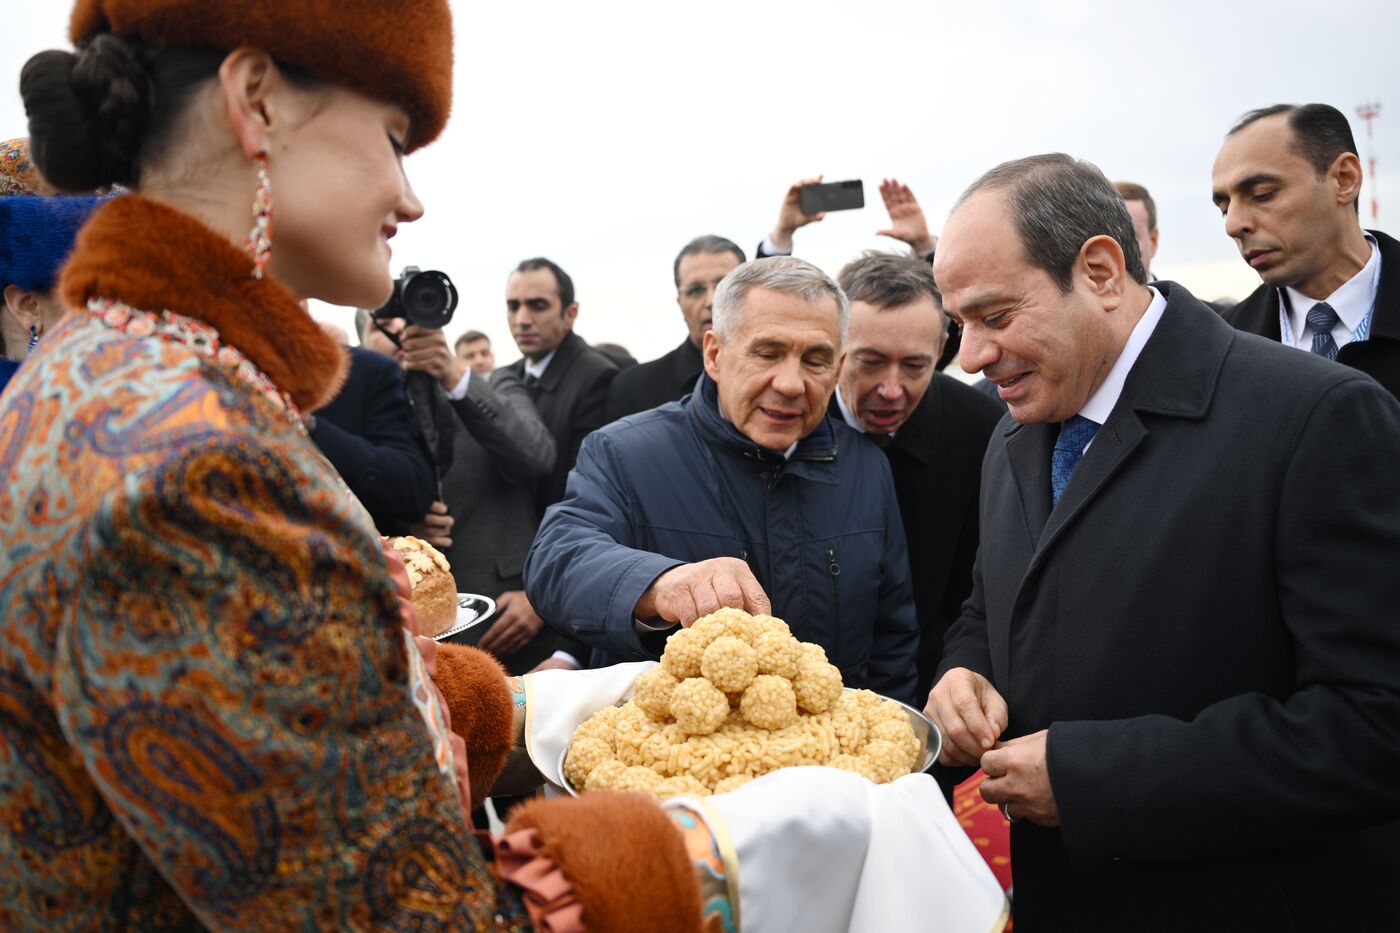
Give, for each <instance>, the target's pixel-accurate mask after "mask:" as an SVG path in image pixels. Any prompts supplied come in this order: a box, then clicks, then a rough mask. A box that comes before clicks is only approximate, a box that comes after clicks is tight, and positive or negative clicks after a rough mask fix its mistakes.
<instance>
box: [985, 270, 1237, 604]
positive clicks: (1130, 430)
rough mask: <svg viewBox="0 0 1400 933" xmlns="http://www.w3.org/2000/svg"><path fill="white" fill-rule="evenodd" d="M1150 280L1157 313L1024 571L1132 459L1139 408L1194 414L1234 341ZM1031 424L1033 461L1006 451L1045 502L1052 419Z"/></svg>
mask: <svg viewBox="0 0 1400 933" xmlns="http://www.w3.org/2000/svg"><path fill="white" fill-rule="evenodd" d="M1156 287H1157V288H1158V289H1159V290H1160V291H1161V292H1162V294H1163V295H1165V296H1166V298H1167V307H1166V310H1165V312H1164V313H1163V314H1162V319H1161V321H1159V322H1158V324H1157V329H1156V330H1155V331H1154V332H1153V334H1152V336H1151V337H1150V338H1148V341H1147V344H1146V346H1144V347H1143V349H1142V354H1141V355H1140V356H1139V357H1138V358H1137V362H1136V363H1135V364H1134V365H1133V368H1132V370H1131V371H1130V372H1129V373H1128V378H1127V380H1126V381H1125V382H1124V384H1123V394H1122V395H1121V396H1119V398H1118V404H1116V405H1115V406H1114V407H1113V412H1112V414H1110V415H1109V417H1108V421H1107V422H1106V423H1105V424H1104V426H1103V427H1102V428H1100V429H1099V432H1098V434H1097V435H1095V437H1094V442H1093V444H1092V445H1091V446H1090V447H1089V451H1088V453H1086V454H1085V455H1084V459H1083V460H1082V461H1081V462H1080V464H1079V466H1078V468H1076V469H1075V471H1074V477H1073V479H1071V480H1070V483H1069V486H1067V487H1066V488H1065V492H1064V495H1063V496H1062V497H1061V499H1060V502H1059V504H1058V505H1057V506H1055V508H1054V510H1053V511H1050V512H1049V518H1048V520H1047V521H1045V522H1044V524H1043V528H1044V530H1043V531H1042V532H1041V533H1040V534H1039V536H1038V541H1037V543H1036V547H1035V553H1034V554H1033V555H1032V557H1031V562H1030V565H1029V566H1028V567H1027V568H1026V578H1029V577H1030V576H1031V574H1033V573H1034V572H1035V571H1036V569H1037V568H1038V567H1039V566H1040V565H1041V564H1042V563H1043V562H1044V561H1045V559H1046V557H1047V555H1048V554H1049V553H1050V552H1051V551H1052V550H1053V548H1054V546H1055V544H1056V542H1058V541H1059V540H1060V539H1061V538H1062V537H1063V536H1064V534H1065V531H1066V529H1067V528H1069V527H1070V526H1071V525H1073V524H1074V522H1075V521H1076V520H1078V519H1079V517H1080V516H1081V515H1083V514H1084V513H1085V512H1086V511H1087V510H1089V508H1090V507H1091V506H1092V505H1093V503H1094V501H1095V500H1096V499H1098V498H1099V496H1101V495H1102V494H1103V492H1104V490H1105V489H1106V488H1108V487H1109V485H1110V484H1111V483H1112V482H1113V480H1114V477H1115V476H1117V474H1118V473H1120V472H1121V471H1122V470H1123V468H1124V466H1125V465H1126V464H1128V463H1129V462H1130V461H1131V460H1132V456H1133V453H1134V452H1135V451H1136V450H1137V449H1138V448H1139V447H1140V446H1141V445H1142V442H1143V440H1145V439H1146V437H1147V435H1148V429H1147V423H1146V422H1145V421H1144V420H1143V418H1142V417H1141V416H1142V415H1143V414H1151V415H1161V416H1166V417H1177V418H1193V419H1197V420H1199V419H1201V418H1203V417H1205V413H1206V410H1207V409H1208V408H1209V407H1210V400H1211V397H1212V396H1213V395H1214V393H1215V385H1216V381H1217V379H1218V378H1219V375H1220V368H1221V366H1223V365H1224V362H1225V356H1226V354H1227V353H1228V352H1229V349H1230V345H1231V343H1232V342H1233V341H1234V330H1233V329H1232V328H1231V327H1230V325H1229V324H1226V323H1225V322H1224V321H1223V320H1221V319H1220V316H1219V315H1217V314H1216V313H1215V312H1214V311H1212V310H1211V309H1210V308H1208V307H1206V306H1205V305H1204V304H1202V303H1201V302H1200V301H1198V300H1197V299H1196V298H1195V297H1193V296H1192V295H1191V294H1190V293H1189V292H1188V291H1186V289H1184V288H1182V287H1181V286H1179V285H1173V284H1171V283H1156ZM1173 296H1175V297H1174V298H1173ZM1037 427H1040V428H1043V429H1044V430H1045V432H1046V435H1047V437H1045V438H1043V439H1042V440H1041V442H1040V444H1039V445H1037V446H1039V447H1040V448H1041V449H1040V450H1037V451H1035V455H1036V456H1038V457H1039V462H1038V463H1035V464H1033V463H1032V462H1031V457H1032V453H1031V452H1030V451H1029V450H1028V451H1026V452H1025V453H1022V454H1020V455H1019V456H1020V457H1022V458H1024V460H1025V464H1024V467H1021V466H1017V465H1016V463H1017V458H1018V455H1017V454H1015V453H1013V454H1012V462H1013V470H1014V471H1015V472H1016V473H1017V474H1018V482H1020V481H1021V480H1020V474H1021V471H1022V470H1023V469H1024V470H1025V472H1026V474H1027V476H1029V475H1030V473H1031V471H1032V470H1033V469H1036V470H1038V471H1039V475H1038V476H1036V477H1035V481H1034V482H1035V488H1034V489H1032V490H1031V491H1030V493H1029V495H1030V496H1038V495H1040V494H1041V493H1040V492H1037V491H1036V490H1041V491H1043V495H1044V502H1045V503H1046V506H1047V510H1048V503H1049V500H1050V488H1049V487H1050V480H1049V472H1050V451H1052V450H1053V449H1054V437H1055V434H1056V433H1057V430H1058V428H1057V426H1056V425H1037ZM1026 446H1027V447H1028V448H1029V447H1030V446H1031V445H1029V444H1028V445H1026ZM1022 501H1023V503H1024V502H1027V501H1030V502H1032V503H1038V502H1039V500H1038V499H1035V498H1028V494H1027V493H1024V492H1023V498H1022ZM1026 513H1027V515H1028V517H1030V516H1033V515H1034V514H1036V513H1033V512H1032V511H1031V508H1030V507H1026ZM1033 527H1037V526H1033ZM1022 585H1023V586H1024V580H1023V581H1022Z"/></svg>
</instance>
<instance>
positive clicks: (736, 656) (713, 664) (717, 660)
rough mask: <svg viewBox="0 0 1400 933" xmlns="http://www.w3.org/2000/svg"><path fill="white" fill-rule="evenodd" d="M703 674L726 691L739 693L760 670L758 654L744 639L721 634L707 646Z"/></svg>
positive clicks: (702, 666)
mask: <svg viewBox="0 0 1400 933" xmlns="http://www.w3.org/2000/svg"><path fill="white" fill-rule="evenodd" d="M700 673H702V674H703V675H705V679H706V680H708V681H709V682H710V683H712V684H714V685H715V686H716V687H718V688H719V689H720V690H722V691H724V692H725V693H738V692H740V691H742V690H744V689H746V688H747V687H748V685H749V684H751V683H752V682H753V678H754V675H755V674H757V673H758V655H757V654H755V653H754V650H753V649H752V648H750V647H749V646H748V644H747V643H745V642H744V641H743V640H742V639H739V638H735V637H734V636H733V635H721V636H720V637H719V638H716V639H715V640H714V641H712V642H710V646H709V647H708V648H706V649H705V654H704V656H703V657H702V658H701V660H700Z"/></svg>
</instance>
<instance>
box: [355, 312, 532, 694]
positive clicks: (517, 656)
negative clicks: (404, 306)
mask: <svg viewBox="0 0 1400 933" xmlns="http://www.w3.org/2000/svg"><path fill="white" fill-rule="evenodd" d="M386 329H387V330H389V331H390V332H391V333H397V334H398V335H399V341H400V344H401V345H400V346H399V347H395V346H394V345H393V343H392V342H391V341H390V340H388V339H387V338H386V337H385V336H384V335H383V334H382V333H380V332H379V331H378V329H377V328H375V327H374V326H373V325H367V326H362V327H361V333H360V340H361V342H362V343H363V344H365V345H366V346H367V347H369V348H370V349H373V350H378V351H379V352H381V353H388V354H389V355H391V356H394V357H395V358H396V359H398V360H399V361H400V362H401V363H402V364H403V367H404V369H406V370H410V371H413V370H417V371H421V372H425V373H428V374H429V375H430V376H432V377H433V378H434V379H435V380H437V383H438V384H439V385H440V386H441V387H442V390H443V391H444V392H445V393H446V394H447V399H448V404H449V405H450V407H451V411H452V413H453V415H454V416H455V417H456V419H457V424H456V425H454V428H455V430H454V431H453V432H452V437H453V441H452V445H453V451H452V463H451V465H450V466H449V467H448V469H447V472H446V473H445V475H443V477H442V482H441V489H442V495H441V497H440V500H439V501H437V502H434V503H433V506H432V508H431V509H430V510H429V512H428V514H427V515H425V516H424V517H423V521H422V522H420V523H419V524H417V525H415V526H413V527H412V528H411V529H410V532H411V533H413V534H416V535H418V536H419V537H422V538H424V539H426V540H428V541H431V542H432V543H433V544H434V545H435V546H437V547H438V548H440V549H441V550H442V551H443V552H444V553H445V554H446V555H447V560H448V562H449V563H451V565H452V575H453V577H455V578H456V581H457V589H458V591H459V592H463V593H480V594H482V595H484V596H490V597H492V598H493V599H495V600H496V604H497V609H498V611H497V614H496V616H495V618H494V619H493V620H492V621H491V624H490V626H489V627H488V628H486V629H485V630H484V631H483V630H482V629H472V630H469V631H468V632H467V633H466V635H465V636H464V637H463V640H464V641H465V642H466V643H469V644H478V645H479V646H480V647H482V648H485V649H486V650H488V651H490V652H492V653H493V654H495V655H496V656H497V657H499V658H500V659H501V661H502V663H503V664H505V666H506V669H507V670H508V671H510V672H511V673H513V674H523V673H524V672H525V671H528V670H529V669H530V668H531V667H533V666H534V665H535V664H538V663H539V662H540V661H541V660H543V659H544V658H546V657H548V656H549V654H550V652H551V651H553V649H554V642H555V640H556V637H555V635H554V634H553V632H551V631H550V630H549V629H547V628H545V627H544V623H543V621H542V620H541V619H540V617H539V615H537V614H536V613H535V611H534V609H533V608H532V607H531V606H530V601H529V600H528V599H526V598H525V592H524V589H525V588H524V581H523V580H522V579H521V574H522V572H523V568H524V564H525V554H526V552H527V551H529V549H530V542H531V541H532V540H534V537H535V529H536V528H537V527H539V521H540V515H539V511H538V510H537V509H536V508H535V503H534V497H533V495H532V493H531V489H530V485H529V484H530V483H531V482H532V481H534V480H537V479H539V478H540V477H543V476H546V475H548V474H549V472H550V470H551V469H553V467H554V461H555V443H554V438H553V436H552V435H551V434H550V433H549V431H548V429H547V428H545V426H544V422H542V421H541V420H540V417H539V414H538V413H536V411H535V407H534V405H533V404H531V402H530V396H529V393H528V392H526V390H525V386H524V384H523V383H521V381H520V378H519V377H518V376H517V375H515V374H514V373H512V372H509V371H507V370H497V371H496V373H495V375H493V376H492V378H490V379H486V378H485V377H483V376H480V375H478V374H476V373H474V372H472V370H471V367H470V366H468V364H467V363H466V361H464V360H462V359H461V358H459V357H458V356H457V355H456V354H454V353H453V352H452V350H451V348H450V347H449V346H448V344H447V337H446V336H445V335H444V334H443V332H442V331H440V330H425V329H424V328H421V327H417V326H413V325H409V326H407V327H405V326H404V322H403V321H402V320H394V321H390V322H388V324H387V325H386Z"/></svg>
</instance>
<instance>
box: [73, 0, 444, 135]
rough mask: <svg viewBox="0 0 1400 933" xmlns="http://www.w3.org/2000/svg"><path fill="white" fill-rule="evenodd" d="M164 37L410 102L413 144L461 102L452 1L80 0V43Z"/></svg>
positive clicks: (168, 42) (76, 15)
mask: <svg viewBox="0 0 1400 933" xmlns="http://www.w3.org/2000/svg"><path fill="white" fill-rule="evenodd" d="M107 31H110V32H112V33H114V34H116V35H118V36H128V37H136V38H139V39H143V40H145V41H146V42H149V43H151V44H152V45H156V46H180V45H197V46H210V47H212V48H216V49H228V50H229V51H233V50H234V49H236V48H240V47H242V46H251V47H253V48H255V49H261V50H262V51H264V52H267V53H268V54H269V55H271V56H272V57H273V58H275V59H277V60H278V61H282V62H287V63H289V64H292V65H296V66H298V67H301V68H304V69H306V70H307V71H309V72H311V73H312V74H314V75H317V76H318V77H321V78H325V79H327V80H329V81H332V82H333V83H335V84H341V85H344V86H345V87H348V88H352V89H354V90H356V91H359V92H360V93H362V94H365V95H367V96H369V97H373V98H374V99H376V100H383V101H388V102H390V103H395V104H399V105H401V106H402V107H403V108H404V109H405V110H407V111H408V114H409V117H410V118H411V119H412V121H413V126H412V129H411V131H410V134H409V149H417V148H418V147H420V146H425V145H427V144H428V143H430V142H432V141H433V140H434V139H436V138H437V137H438V135H439V134H440V133H442V128H443V127H444V126H445V125H446V124H447V115H448V113H449V112H450V111H451V110H452V12H451V10H449V9H448V5H447V0H392V2H387V3H386V2H384V0H295V2H288V0H78V2H77V3H76V4H75V5H74V7H73V17H72V19H71V20H70V22H69V27H68V34H69V37H70V38H71V39H72V40H73V44H74V45H78V44H79V43H81V42H82V41H83V40H84V39H87V38H89V37H90V36H93V35H96V34H97V33H100V32H107Z"/></svg>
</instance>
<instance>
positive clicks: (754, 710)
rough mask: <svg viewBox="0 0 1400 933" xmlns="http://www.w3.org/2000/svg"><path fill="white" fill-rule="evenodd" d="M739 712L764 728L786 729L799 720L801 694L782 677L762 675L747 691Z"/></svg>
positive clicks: (741, 701)
mask: <svg viewBox="0 0 1400 933" xmlns="http://www.w3.org/2000/svg"><path fill="white" fill-rule="evenodd" d="M739 712H740V713H741V714H742V715H743V717H744V719H745V720H746V721H747V722H750V723H752V724H753V725H755V726H757V727H758V728H760V729H782V728H783V727H785V726H790V725H792V724H793V723H794V722H796V721H797V695H796V694H795V693H793V690H792V684H790V683H788V681H787V680H785V679H783V678H782V677H777V676H775V675H773V674H759V675H758V676H757V677H755V678H754V679H753V683H751V684H749V689H747V690H745V691H744V698H743V699H742V700H740V701H739Z"/></svg>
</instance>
